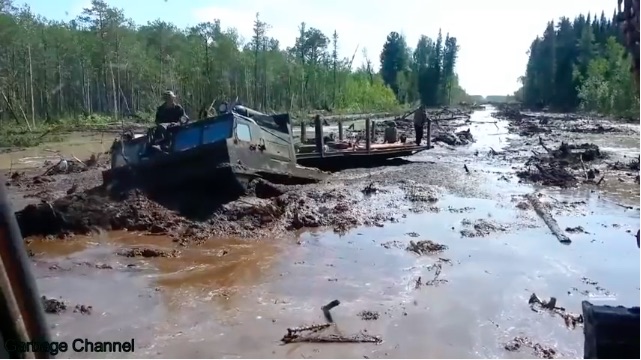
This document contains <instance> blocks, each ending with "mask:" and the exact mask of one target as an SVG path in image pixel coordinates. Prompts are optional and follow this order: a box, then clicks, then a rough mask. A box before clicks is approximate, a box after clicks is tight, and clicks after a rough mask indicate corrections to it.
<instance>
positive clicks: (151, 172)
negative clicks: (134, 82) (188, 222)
mask: <svg viewBox="0 0 641 360" xmlns="http://www.w3.org/2000/svg"><path fill="white" fill-rule="evenodd" d="M292 139H293V135H292V127H291V121H290V117H289V115H288V114H279V115H266V114H263V113H259V112H256V111H254V110H251V109H248V108H245V107H243V106H234V107H233V108H232V110H231V111H221V112H220V113H219V114H218V115H216V116H213V117H210V118H206V119H202V120H199V121H195V122H191V123H186V124H171V125H169V126H163V125H158V126H156V127H155V128H152V129H150V130H149V132H148V133H147V135H143V136H137V137H136V136H124V137H123V138H121V139H117V140H115V141H114V143H113V145H112V148H111V153H112V154H111V156H112V157H111V169H109V170H106V171H104V172H103V181H104V183H105V185H107V186H108V187H111V188H113V189H125V188H129V187H134V186H135V187H145V188H152V189H171V188H174V187H177V188H183V187H189V186H194V185H195V184H203V183H205V184H206V185H207V186H208V187H210V188H215V189H216V190H217V191H219V192H221V193H224V192H227V193H239V192H241V193H242V192H244V191H245V190H246V189H247V186H248V185H249V184H250V183H251V182H252V180H254V179H259V178H261V179H265V180H267V181H269V182H272V183H276V184H304V183H313V182H317V181H320V180H323V179H324V178H325V177H326V176H327V173H324V172H322V171H320V170H318V169H314V168H308V167H303V166H299V165H298V164H297V162H296V151H295V148H294V143H293V140H292Z"/></svg>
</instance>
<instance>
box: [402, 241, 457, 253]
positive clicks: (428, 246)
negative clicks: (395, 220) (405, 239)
mask: <svg viewBox="0 0 641 360" xmlns="http://www.w3.org/2000/svg"><path fill="white" fill-rule="evenodd" d="M405 250H407V251H410V252H413V253H415V254H418V255H428V254H438V253H441V252H443V251H444V250H447V246H446V245H442V244H437V243H435V242H433V241H431V240H421V241H417V242H415V241H413V240H410V243H409V245H408V246H407V248H405Z"/></svg>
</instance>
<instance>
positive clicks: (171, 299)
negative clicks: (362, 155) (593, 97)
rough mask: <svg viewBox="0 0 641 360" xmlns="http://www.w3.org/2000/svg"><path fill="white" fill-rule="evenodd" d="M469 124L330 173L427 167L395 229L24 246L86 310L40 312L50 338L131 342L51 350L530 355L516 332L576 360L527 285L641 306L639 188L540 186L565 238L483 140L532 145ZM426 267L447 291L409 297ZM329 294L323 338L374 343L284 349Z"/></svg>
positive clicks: (482, 114)
mask: <svg viewBox="0 0 641 360" xmlns="http://www.w3.org/2000/svg"><path fill="white" fill-rule="evenodd" d="M489 114H490V111H489V110H488V111H478V112H476V113H475V114H474V115H473V117H472V120H475V121H493V120H492V119H489ZM471 127H472V129H471V130H472V133H473V134H474V135H475V136H476V138H477V142H476V143H475V144H473V145H470V146H467V147H459V148H456V149H454V148H450V147H437V148H436V149H433V150H431V151H429V152H426V153H423V154H420V155H416V156H414V157H412V158H410V160H413V161H416V162H417V163H415V164H412V165H410V166H408V167H395V168H377V169H370V170H351V171H345V172H342V173H339V174H336V175H335V176H336V177H337V178H345V179H347V178H350V179H354V178H362V179H363V182H364V183H367V182H369V181H374V180H376V179H377V178H384V177H386V174H387V173H389V172H390V171H394V172H403V171H412V169H415V168H416V167H417V166H425V167H433V168H434V172H433V173H429V175H428V176H426V179H425V181H426V182H427V183H428V184H430V185H431V186H434V187H435V188H436V189H438V192H439V200H438V202H437V203H436V204H435V207H434V208H432V209H431V211H428V212H423V213H413V212H406V213H400V214H398V219H399V221H398V222H396V223H389V224H384V226H383V227H362V228H358V229H355V230H353V231H351V232H349V233H347V234H346V235H343V236H341V235H337V234H334V233H331V232H324V231H314V232H304V233H301V234H297V235H291V236H283V237H280V238H270V239H262V240H260V241H245V240H238V239H214V240H211V241H208V242H206V243H205V244H203V245H199V246H191V247H187V248H183V249H181V251H182V252H181V254H180V256H179V257H177V258H148V259H142V260H141V259H135V258H126V257H122V256H118V255H116V252H117V251H118V250H119V249H121V248H125V247H130V246H145V247H157V248H167V249H173V248H174V245H173V244H172V243H171V241H170V240H169V239H165V238H162V237H152V236H142V235H135V234H131V233H126V232H116V233H100V234H97V235H95V236H91V237H85V238H79V237H77V238H74V239H72V240H64V241H61V240H55V241H38V240H36V241H34V242H32V243H31V244H30V245H29V248H30V249H32V250H33V251H34V252H35V253H36V256H35V257H34V269H35V272H36V276H37V280H38V286H39V289H40V291H41V292H42V294H44V295H46V296H48V297H55V298H57V297H62V298H63V299H64V300H65V301H67V302H68V303H69V304H71V305H72V306H74V305H75V304H84V305H91V306H92V307H93V310H94V312H93V313H92V314H91V315H82V314H79V313H73V312H71V311H69V312H66V313H63V314H59V315H47V319H48V320H49V321H50V323H51V326H52V332H53V336H54V338H56V339H60V340H71V339H74V338H78V337H89V338H90V340H92V341H108V340H112V341H118V340H120V341H124V340H130V339H131V338H134V339H135V344H136V350H135V352H134V353H131V354H74V353H65V354H61V355H62V356H61V357H68V356H69V357H86V356H90V357H99V356H106V357H122V356H130V357H159V358H171V357H183V358H185V357H186V358H189V357H196V358H199V357H224V358H240V357H261V358H262V357H268V358H269V357H274V358H276V357H291V358H294V357H312V358H334V357H341V358H345V357H347V358H362V357H369V358H417V357H421V358H431V357H440V358H487V357H499V358H514V357H519V358H531V357H533V356H534V354H533V353H532V352H531V351H530V350H528V349H522V350H519V351H517V352H508V351H506V350H505V349H504V345H505V343H506V342H507V341H509V340H511V339H513V338H514V337H515V336H527V337H529V338H530V339H532V340H533V341H534V342H538V343H541V344H542V345H545V346H549V347H552V348H555V349H556V351H557V357H562V358H577V357H582V348H583V334H582V329H581V328H580V327H577V328H576V329H573V330H571V329H568V328H567V327H566V326H565V324H564V322H563V320H562V319H561V318H559V317H557V316H552V315H550V314H547V313H536V312H533V311H532V310H530V308H529V307H528V304H527V301H528V298H529V297H530V294H531V293H532V292H535V293H536V294H537V295H539V296H540V297H542V298H548V297H550V296H555V297H556V298H557V300H558V304H559V306H563V307H565V308H567V309H568V310H569V311H571V312H575V313H578V312H580V308H581V306H580V303H581V301H582V300H586V299H587V300H590V301H593V302H595V303H606V304H612V305H615V304H616V305H626V306H638V304H639V251H638V249H637V247H635V246H634V245H636V244H635V238H634V234H636V231H637V229H638V228H639V210H638V206H639V186H638V184H636V185H635V184H630V183H621V184H617V183H614V182H613V185H611V187H610V188H605V190H606V191H603V189H601V190H594V188H587V187H584V188H579V189H573V190H552V189H545V188H542V189H540V191H541V192H543V193H544V194H545V196H544V199H547V201H548V202H550V203H552V204H553V210H552V213H553V215H554V216H555V218H556V219H557V221H558V222H559V226H560V227H561V228H562V229H565V228H573V227H577V226H580V227H582V228H583V232H577V233H572V234H569V236H570V238H571V239H572V243H571V244H570V245H563V244H561V243H559V242H558V241H557V240H556V239H555V237H554V236H553V235H552V234H551V233H550V231H549V230H548V228H547V227H546V226H545V225H544V223H543V221H542V220H540V219H539V218H538V217H537V216H536V214H535V213H534V212H533V211H532V210H528V209H525V210H521V209H520V208H519V207H517V204H518V203H519V202H521V201H522V200H521V199H520V198H519V196H521V195H523V194H527V193H531V192H532V191H533V190H534V188H533V187H532V186H530V185H524V184H519V183H518V179H517V177H516V176H515V175H514V170H513V169H512V168H511V167H512V166H514V165H513V164H512V163H510V162H509V161H506V160H500V159H497V158H494V157H489V156H486V154H487V152H488V151H489V149H490V147H491V148H493V149H494V150H496V151H505V150H510V149H512V150H514V151H515V152H516V153H519V154H520V153H522V154H523V156H527V153H528V152H529V150H526V149H520V148H519V147H520V146H521V145H522V142H521V141H520V139H519V138H518V136H516V135H509V134H508V133H507V127H506V122H502V121H499V122H498V123H497V124H496V125H495V124H488V123H472V124H471ZM607 136H610V135H609V134H608V135H607ZM635 136H636V137H634V136H633V137H632V138H631V140H630V139H628V140H622V141H619V142H614V143H613V145H610V146H611V147H612V148H613V149H612V150H611V151H614V152H615V153H616V152H621V153H623V152H626V155H628V156H634V154H637V155H638V153H639V136H638V132H637V134H636V135H635ZM635 151H636V153H635ZM463 164H466V165H467V166H468V168H469V169H470V173H469V174H468V173H466V172H465V170H464V169H463ZM386 188H387V190H389V191H388V192H387V193H384V194H379V195H374V196H378V197H380V201H381V204H382V205H384V204H385V203H386V201H391V200H393V199H394V198H395V197H396V196H402V195H399V193H398V192H397V191H395V187H394V186H387V187H386ZM623 203H625V204H630V205H632V206H633V208H632V209H628V208H625V207H624V206H621V204H623ZM479 219H484V220H486V221H490V222H493V223H495V224H499V225H500V227H502V228H503V230H498V231H489V233H486V234H484V235H485V236H477V237H464V236H462V233H461V231H462V230H466V229H469V228H470V225H469V222H472V223H474V222H475V221H478V220H479ZM410 240H413V241H417V240H432V241H434V242H437V243H440V244H444V245H447V246H448V249H446V250H445V251H444V252H442V253H441V254H438V255H429V256H418V255H416V254H414V253H411V252H408V251H405V249H404V248H405V246H406V245H407V244H408V243H409V241H410ZM443 259H447V260H449V261H444V260H443ZM435 263H440V264H441V265H442V271H441V273H440V277H439V279H441V280H446V282H441V283H437V284H435V285H433V286H426V285H424V286H422V287H420V288H416V286H415V284H416V280H417V279H418V278H419V277H421V278H422V280H423V282H425V281H426V280H429V279H432V278H433V276H434V270H433V267H431V265H434V264H435ZM595 282H596V283H595ZM334 299H338V300H340V302H341V304H340V305H339V306H338V307H336V308H334V309H333V310H332V315H333V318H334V321H335V326H334V327H332V328H330V329H328V330H326V331H328V332H330V333H335V334H343V335H351V334H356V333H358V332H359V331H366V333H367V334H371V335H378V336H381V338H382V339H383V342H382V343H381V344H289V345H281V344H280V339H281V338H282V336H283V335H285V333H286V329H287V328H288V327H296V326H301V325H306V324H311V323H323V322H324V318H323V314H322V312H321V310H320V307H321V306H323V305H325V304H327V303H328V302H330V301H331V300H334ZM364 310H369V311H372V312H378V313H379V317H378V319H377V320H369V321H366V320H362V319H361V317H359V316H358V313H359V312H361V311H364Z"/></svg>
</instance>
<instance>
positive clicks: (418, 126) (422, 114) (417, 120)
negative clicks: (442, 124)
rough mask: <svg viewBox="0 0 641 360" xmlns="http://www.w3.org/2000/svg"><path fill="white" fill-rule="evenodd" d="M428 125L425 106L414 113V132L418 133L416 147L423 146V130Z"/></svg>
mask: <svg viewBox="0 0 641 360" xmlns="http://www.w3.org/2000/svg"><path fill="white" fill-rule="evenodd" d="M426 123H427V113H426V111H425V105H421V106H420V107H419V108H418V110H416V111H415V112H414V132H415V133H416V145H421V140H423V129H424V128H425V124H426Z"/></svg>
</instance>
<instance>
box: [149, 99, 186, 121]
mask: <svg viewBox="0 0 641 360" xmlns="http://www.w3.org/2000/svg"><path fill="white" fill-rule="evenodd" d="M162 98H163V100H164V101H165V103H164V104H162V105H160V106H159V107H158V109H157V110H156V124H157V125H160V124H169V123H180V122H183V121H184V120H183V119H186V118H187V115H186V114H185V109H183V107H182V106H180V105H178V104H177V103H176V95H175V94H174V92H173V91H170V90H167V91H165V92H164V93H163V94H162Z"/></svg>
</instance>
